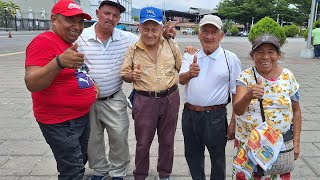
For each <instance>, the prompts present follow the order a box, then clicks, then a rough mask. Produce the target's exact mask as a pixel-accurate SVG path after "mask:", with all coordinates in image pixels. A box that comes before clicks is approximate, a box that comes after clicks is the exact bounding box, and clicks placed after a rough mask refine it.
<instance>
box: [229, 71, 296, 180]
mask: <svg viewBox="0 0 320 180" xmlns="http://www.w3.org/2000/svg"><path fill="white" fill-rule="evenodd" d="M255 73H256V76H257V79H259V78H260V77H261V79H262V85H263V86H264V95H263V102H262V104H263V107H264V112H265V117H266V121H267V122H268V124H269V125H270V126H272V127H273V128H274V129H275V130H277V131H278V132H280V133H283V134H284V133H286V132H287V131H288V130H289V129H290V126H291V124H292V117H293V111H292V102H291V97H292V96H293V95H295V93H297V91H298V89H299V84H298V83H297V81H296V79H295V77H294V75H293V73H292V72H291V71H290V70H288V69H286V68H283V70H282V73H281V74H280V76H279V77H278V78H277V79H275V80H272V81H271V80H268V79H265V78H263V77H262V76H261V75H260V74H258V73H257V71H256V70H255ZM237 84H243V85H245V86H247V87H248V88H250V87H251V86H252V85H253V84H256V81H255V78H254V75H253V70H252V68H249V69H246V70H244V71H243V72H241V74H240V75H239V77H238V79H237ZM261 123H262V118H261V113H260V104H259V101H258V100H257V99H253V100H252V101H251V102H250V104H249V106H248V108H247V111H246V112H245V113H244V114H243V115H241V116H237V117H236V134H235V136H236V140H235V144H234V146H235V152H234V153H235V154H234V157H235V156H236V155H237V154H238V150H240V149H241V147H242V146H243V145H244V143H245V142H246V141H247V139H248V138H249V135H250V132H251V131H252V130H253V129H254V128H255V127H257V126H258V125H259V124H261ZM232 178H233V179H236V180H260V179H261V180H277V179H279V180H287V179H290V173H288V174H283V175H276V174H274V175H269V176H263V177H261V178H259V177H257V176H256V174H255V173H254V175H253V177H252V178H251V179H250V178H249V177H246V176H245V175H244V173H242V172H241V171H238V170H237V169H235V168H233V173H232Z"/></svg>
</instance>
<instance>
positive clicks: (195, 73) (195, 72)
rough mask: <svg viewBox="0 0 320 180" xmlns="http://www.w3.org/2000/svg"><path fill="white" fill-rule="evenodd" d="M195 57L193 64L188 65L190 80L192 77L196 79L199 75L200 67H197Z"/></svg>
mask: <svg viewBox="0 0 320 180" xmlns="http://www.w3.org/2000/svg"><path fill="white" fill-rule="evenodd" d="M197 61H198V60H197V56H196V55H194V56H193V63H192V64H190V70H189V73H190V76H191V78H194V77H198V76H199V73H200V67H199V65H198V64H197Z"/></svg>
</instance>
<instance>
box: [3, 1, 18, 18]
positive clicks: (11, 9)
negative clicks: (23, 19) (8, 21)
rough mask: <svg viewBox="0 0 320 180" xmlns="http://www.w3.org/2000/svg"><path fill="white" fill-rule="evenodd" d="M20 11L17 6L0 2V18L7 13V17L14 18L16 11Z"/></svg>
mask: <svg viewBox="0 0 320 180" xmlns="http://www.w3.org/2000/svg"><path fill="white" fill-rule="evenodd" d="M17 9H20V8H19V6H18V5H16V4H15V3H13V2H11V1H9V2H2V1H1V0H0V16H4V15H5V13H7V14H6V15H7V16H12V17H14V16H15V15H16V12H17V11H16V10H17Z"/></svg>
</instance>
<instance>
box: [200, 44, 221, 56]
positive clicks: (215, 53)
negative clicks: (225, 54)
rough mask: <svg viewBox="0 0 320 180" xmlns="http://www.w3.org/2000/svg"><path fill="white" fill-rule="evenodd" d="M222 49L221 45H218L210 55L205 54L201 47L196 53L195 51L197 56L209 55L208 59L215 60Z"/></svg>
mask: <svg viewBox="0 0 320 180" xmlns="http://www.w3.org/2000/svg"><path fill="white" fill-rule="evenodd" d="M222 51H223V49H222V47H221V46H220V45H219V47H218V49H216V50H215V51H214V52H213V53H212V54H210V55H206V54H205V53H204V51H203V49H201V50H200V51H199V52H198V53H197V58H205V57H209V58H210V59H213V60H217V59H218V57H219V56H220V55H221V53H222Z"/></svg>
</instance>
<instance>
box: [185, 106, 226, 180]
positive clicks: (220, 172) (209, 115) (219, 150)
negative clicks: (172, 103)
mask: <svg viewBox="0 0 320 180" xmlns="http://www.w3.org/2000/svg"><path fill="white" fill-rule="evenodd" d="M227 128H228V124H227V110H226V108H221V109H217V110H212V111H202V112H196V111H192V110H189V109H186V108H185V109H184V110H183V113H182V132H183V136H184V149H185V157H186V160H187V163H188V166H189V169H190V173H191V176H192V179H194V180H205V179H206V177H205V173H204V167H205V166H204V162H205V156H204V151H205V147H207V149H208V151H209V154H210V160H211V176H210V179H211V180H225V178H226V157H225V146H226V142H227V139H226V134H227Z"/></svg>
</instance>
